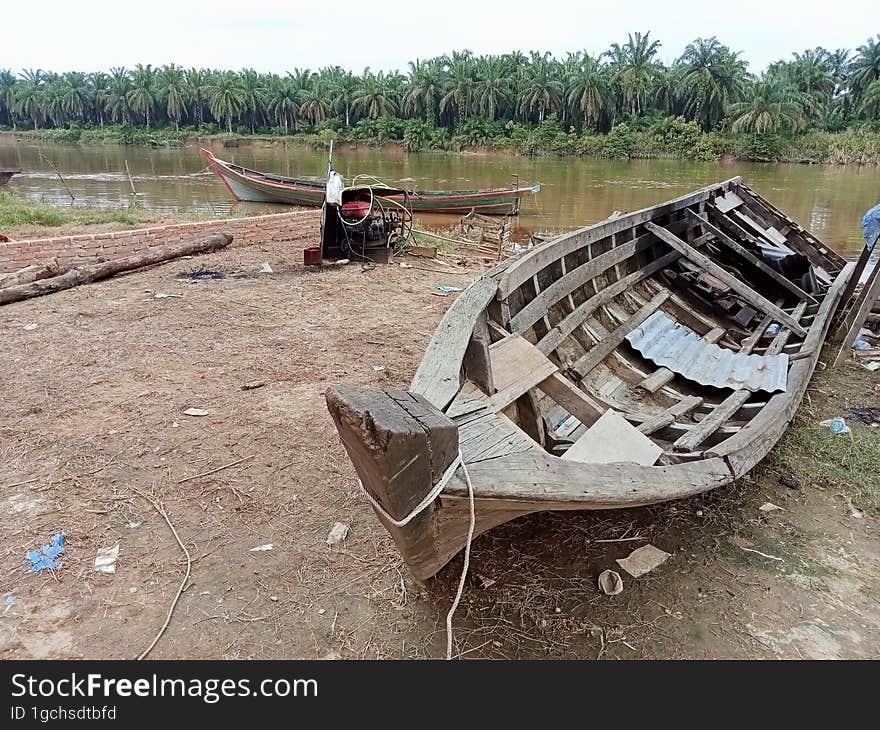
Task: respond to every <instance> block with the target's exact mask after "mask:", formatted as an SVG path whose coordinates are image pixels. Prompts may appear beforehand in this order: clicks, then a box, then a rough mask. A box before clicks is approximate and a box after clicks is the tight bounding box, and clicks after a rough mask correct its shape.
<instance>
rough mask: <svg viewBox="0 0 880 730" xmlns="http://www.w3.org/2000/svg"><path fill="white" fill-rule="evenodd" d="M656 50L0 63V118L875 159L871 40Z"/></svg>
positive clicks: (637, 40)
mask: <svg viewBox="0 0 880 730" xmlns="http://www.w3.org/2000/svg"><path fill="white" fill-rule="evenodd" d="M659 48H660V42H659V41H657V40H654V39H652V38H651V36H650V33H645V34H644V35H643V34H641V33H635V34H631V35H630V36H629V37H628V39H627V40H626V42H625V43H622V44H618V43H614V44H612V46H611V47H610V49H609V50H608V51H606V52H605V53H603V54H601V55H600V56H599V57H593V56H590V55H589V54H587V53H583V52H578V53H570V54H568V56H567V57H566V58H565V59H556V58H553V57H552V56H551V55H550V54H549V53H544V54H542V53H538V52H535V51H533V52H531V53H530V54H529V55H525V54H522V53H508V54H504V55H499V56H479V57H476V56H474V55H473V54H472V53H470V52H469V51H465V52H453V53H452V54H451V55H449V56H441V57H438V58H432V59H428V60H423V61H415V62H412V63H410V64H409V71H408V72H407V73H406V74H402V73H399V72H396V71H395V72H390V73H386V72H381V71H380V72H378V73H374V72H372V71H371V70H370V69H366V70H365V71H364V72H363V74H361V75H356V74H353V73H351V72H349V71H346V70H344V69H341V68H339V67H328V68H323V69H321V70H320V71H317V72H313V71H310V70H308V69H304V70H303V69H296V70H294V71H293V72H292V73H288V74H286V75H284V76H280V75H277V74H260V73H257V72H256V71H254V70H253V69H244V70H242V71H240V72H234V71H215V70H206V69H188V70H187V69H183V68H181V67H179V66H176V65H169V66H164V67H162V68H153V67H152V66H149V65H146V66H144V65H138V66H137V67H136V68H135V69H134V70H133V71H130V70H128V69H124V68H113V69H110V72H109V73H104V72H95V73H83V72H80V71H70V72H66V73H63V74H57V73H52V72H44V71H41V70H30V69H29V70H25V71H22V72H21V73H20V74H18V75H16V74H15V73H13V72H12V71H11V70H0V125H5V126H7V127H10V128H12V129H15V130H21V129H27V130H34V131H37V132H39V133H40V134H41V136H46V137H49V138H53V139H57V140H58V141H118V142H123V143H129V144H175V143H180V142H181V141H182V140H184V139H185V138H187V137H191V136H193V135H198V136H206V135H211V134H217V133H221V132H224V133H225V134H227V135H232V134H248V133H250V134H260V135H271V136H279V135H295V136H296V137H298V138H300V139H303V140H304V141H307V142H311V143H314V144H326V143H328V142H329V140H330V139H332V138H335V139H341V140H350V141H366V142H371V143H379V144H382V143H385V142H399V143H401V144H402V145H403V146H405V147H406V148H407V149H409V150H431V149H438V150H448V149H461V148H462V147H478V146H487V147H494V148H510V149H516V150H520V151H523V152H525V153H528V154H537V153H551V154H552V153H555V154H583V155H593V156H604V157H640V156H641V157H652V156H675V157H687V158H691V159H715V158H717V157H718V156H719V155H721V154H726V153H729V154H734V155H737V156H740V157H744V158H747V159H758V160H777V159H787V160H799V161H817V162H823V161H834V162H869V161H874V162H880V35H878V36H876V37H872V38H869V39H868V40H867V42H866V43H865V44H864V45H862V46H859V47H858V48H857V49H856V50H855V51H852V52H851V51H849V50H846V49H840V50H836V51H827V50H825V49H823V48H816V49H812V50H807V51H804V52H803V53H795V54H793V58H792V59H790V60H780V61H778V62H776V63H773V64H771V65H770V66H769V67H768V68H767V69H766V70H765V71H764V72H763V73H761V74H760V75H758V76H756V75H753V74H751V73H750V72H749V69H748V64H747V63H746V61H745V60H744V59H742V58H741V57H740V54H739V53H737V52H734V51H732V50H731V49H730V48H728V47H727V46H725V45H723V44H722V43H721V42H720V41H719V40H718V39H717V38H714V37H713V38H709V39H702V38H698V39H696V40H695V41H694V42H693V43H691V44H689V45H688V46H687V48H685V49H684V52H683V53H682V54H681V56H680V57H679V58H678V59H677V60H676V61H675V62H674V63H673V64H672V65H670V66H667V65H664V64H662V63H660V62H659V61H658V59H657V54H658V51H659Z"/></svg>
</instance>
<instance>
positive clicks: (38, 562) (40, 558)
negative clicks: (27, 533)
mask: <svg viewBox="0 0 880 730" xmlns="http://www.w3.org/2000/svg"><path fill="white" fill-rule="evenodd" d="M63 552H64V534H63V533H61V532H59V533H58V534H57V535H53V536H52V540H51V542H50V543H49V544H48V545H43V547H41V548H38V549H37V550H28V552H27V559H28V560H29V561H30V563H31V573H37V572H39V571H41V570H43V569H48V570H55V569H56V568H57V567H58V556H59V555H61V554H62V553H63Z"/></svg>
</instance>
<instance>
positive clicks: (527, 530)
mask: <svg viewBox="0 0 880 730" xmlns="http://www.w3.org/2000/svg"><path fill="white" fill-rule="evenodd" d="M313 236H314V234H313V233H312V232H304V234H303V240H302V241H300V242H294V243H290V244H284V245H272V246H270V247H266V248H265V249H262V250H260V249H257V248H251V249H245V250H231V251H225V252H221V253H217V254H211V255H208V256H204V257H199V258H198V259H193V260H184V261H177V262H175V263H170V264H166V265H164V266H160V267H156V268H153V269H151V270H147V271H141V272H138V273H134V274H130V275H127V276H120V277H117V278H114V279H112V280H109V281H106V282H103V283H100V284H95V285H91V286H84V287H79V288H77V289H74V290H70V291H65V292H61V293H58V294H54V295H51V296H48V297H43V298H41V299H35V300H31V301H28V302H21V303H17V304H12V305H8V306H5V307H3V308H0V336H2V343H3V344H2V347H0V368H2V371H3V373H4V374H5V387H4V391H3V392H4V394H3V398H2V402H0V534H2V535H3V536H4V540H3V545H2V548H0V657H3V658H12V657H53V658H55V657H57V658H79V657H111V658H129V657H135V656H137V655H138V654H139V653H140V652H141V651H143V650H144V649H145V648H146V647H147V646H148V645H149V644H150V642H151V641H152V639H153V637H154V636H155V635H156V633H157V631H158V630H159V628H160V627H161V626H162V624H163V622H164V620H165V617H166V614H167V612H168V608H169V605H170V604H171V602H172V599H173V598H174V596H175V593H176V592H177V590H178V586H179V585H180V583H181V580H182V578H183V576H184V570H185V567H186V559H185V558H184V556H183V552H182V550H181V548H180V547H179V545H178V544H177V542H176V541H175V538H174V535H173V534H172V532H171V530H170V529H169V527H168V525H167V524H166V523H165V521H164V519H163V518H162V516H161V515H160V514H159V512H158V511H157V509H156V508H155V507H154V506H153V505H152V504H151V502H150V501H148V500H147V499H146V497H147V496H151V497H153V498H154V499H155V500H157V501H158V502H160V503H161V505H162V506H163V508H164V510H165V511H166V513H167V515H168V517H169V519H170V521H171V523H172V524H173V525H174V527H175V529H176V530H177V532H178V534H179V536H180V538H181V540H182V541H183V542H184V544H185V545H186V547H187V550H188V551H189V554H190V556H191V577H190V579H189V581H188V582H187V584H186V589H185V591H184V592H183V595H182V597H181V599H180V602H179V604H178V605H177V608H176V611H175V613H174V615H173V618H172V620H171V623H170V625H169V627H168V629H167V631H166V632H165V634H164V635H163V636H162V638H161V640H160V641H159V642H158V644H157V646H156V647H155V649H154V650H153V651H152V653H151V654H150V656H151V657H154V658H251V657H253V658H320V657H328V656H332V657H336V656H339V657H343V658H376V657H439V656H442V654H443V651H444V647H445V635H444V628H443V620H444V616H445V613H446V611H447V609H448V607H449V604H450V601H451V599H452V595H453V593H454V589H455V583H456V581H457V579H458V576H459V573H460V570H461V558H460V557H459V558H457V559H456V560H454V561H453V562H452V563H451V564H450V565H449V566H447V568H446V569H445V570H444V571H443V572H441V574H440V576H439V577H437V578H436V579H433V580H431V581H429V582H428V583H427V584H425V585H420V584H418V583H416V582H415V581H414V580H412V579H411V578H410V576H409V575H408V574H407V572H406V568H405V566H403V565H402V563H401V561H400V558H399V556H398V554H397V553H396V551H395V549H394V546H393V544H392V543H391V540H390V538H389V537H388V536H387V534H386V533H385V532H384V530H383V529H382V528H381V527H380V526H379V524H378V522H377V521H376V519H375V518H374V517H373V515H372V514H371V512H370V510H369V509H368V508H367V506H366V505H365V503H364V501H363V499H362V498H361V496H360V494H359V491H358V487H357V482H356V479H355V476H354V471H353V469H352V467H351V464H350V463H349V461H348V459H347V457H346V454H345V452H344V450H343V448H342V446H341V445H340V443H339V441H338V439H337V436H336V432H335V430H334V428H333V425H332V422H331V419H330V417H329V415H328V414H327V411H326V408H325V406H324V401H323V392H324V390H325V388H326V387H327V386H328V385H329V384H331V383H334V382H340V381H348V382H356V383H364V384H371V385H375V386H389V387H404V388H405V387H406V385H407V383H408V382H409V379H410V378H411V376H412V373H413V372H414V370H415V367H416V365H417V363H418V361H419V359H420V357H421V353H422V352H423V349H424V346H425V344H426V343H427V341H428V339H429V337H430V334H431V332H432V331H433V329H434V327H435V326H436V323H437V322H438V321H439V319H440V317H441V316H442V313H443V311H444V310H445V308H446V307H447V306H448V304H449V302H450V301H451V298H444V297H440V296H436V295H435V288H436V286H437V285H438V284H452V285H458V286H464V285H466V284H467V283H469V282H470V281H471V280H472V279H473V278H474V277H475V276H476V275H477V274H478V273H479V271H480V269H481V266H480V264H479V263H477V262H473V263H471V264H469V265H467V266H465V267H459V266H454V267H444V266H441V265H439V264H436V263H433V262H426V261H425V260H423V259H414V258H410V259H408V260H407V263H410V264H411V265H412V266H413V267H414V268H406V269H404V268H401V267H399V266H390V267H379V268H376V269H374V270H372V271H366V272H365V271H362V270H361V267H360V266H359V265H356V264H352V265H349V266H346V267H340V268H334V269H330V270H324V271H323V272H320V273H317V272H306V271H304V269H303V268H302V266H301V261H302V253H301V251H302V248H303V246H304V245H306V241H307V240H310V239H311V238H312V237H313ZM264 261H268V262H269V263H270V264H271V266H272V268H273V269H274V272H275V273H273V274H259V273H257V272H258V271H259V269H260V266H261V265H262V263H263V262H264ZM202 268H210V269H213V270H219V271H221V272H224V273H225V274H226V278H224V279H222V280H203V281H183V280H180V279H178V278H176V277H177V276H178V275H179V274H182V273H186V272H190V271H193V270H195V269H202ZM424 269H433V271H430V270H424ZM236 272H238V273H239V274H240V275H239V276H233V275H232V274H234V273H236ZM158 294H170V295H174V296H169V297H164V298H157V295H158ZM34 325H35V326H34ZM865 377H867V378H874V381H873V382H876V378H877V375H876V374H873V375H872V374H866V375H865ZM866 382H867V381H866ZM243 386H258V387H250V388H249V389H243ZM868 387H871V384H870V383H869V385H868ZM819 397H820V394H814V401H813V405H814V407H817V406H816V402H817V401H816V400H815V399H818V398H819ZM874 400H875V401H877V400H878V397H877V396H874ZM829 407H830V406H829ZM188 408H201V409H204V410H206V411H208V414H207V415H206V416H202V417H192V416H187V415H185V414H184V411H185V410H187V409H188ZM814 415H815V414H814V413H812V412H811V414H810V418H812V417H814ZM866 428H867V427H866ZM231 462H237V463H236V464H235V465H234V466H230V467H228V468H225V469H222V470H220V471H216V472H214V473H211V474H205V475H204V476H198V475H200V474H203V473H205V472H209V471H211V470H215V469H217V468H218V467H222V466H225V465H227V464H230V463H231ZM783 472H784V466H783V465H779V464H774V463H773V461H772V460H771V463H769V464H768V465H766V466H764V467H762V468H761V470H760V471H759V473H758V474H757V475H756V477H755V478H754V479H753V480H747V481H744V482H741V483H739V484H737V485H734V486H732V487H730V488H727V489H722V490H717V491H716V492H714V493H711V494H708V495H704V496H702V497H699V498H695V499H691V500H688V501H685V502H678V503H674V504H669V505H662V506H658V507H655V508H648V509H639V510H632V511H621V512H613V513H610V512H609V513H598V514H590V513H577V514H575V513H562V514H542V515H534V516H529V517H525V518H522V519H520V520H517V521H515V522H513V523H510V524H508V525H505V526H502V527H500V528H498V529H495V530H493V531H491V532H489V533H488V534H486V535H484V536H482V537H480V538H479V539H478V540H477V541H476V542H475V544H474V550H473V557H472V563H471V573H470V577H469V580H468V583H467V587H466V590H465V594H464V599H463V602H462V605H461V607H460V608H459V612H458V613H457V614H456V620H455V625H456V634H455V640H456V641H455V646H456V651H457V652H458V653H459V654H460V655H463V656H466V657H487V656H488V657H570V658H575V657H581V658H598V657H601V658H633V657H761V658H765V657H766V658H770V657H788V658H799V657H804V658H809V657H813V658H818V657H823V658H824V657H859V658H861V657H877V656H878V655H880V603H878V599H877V596H878V595H880V550H878V547H880V541H878V537H877V519H876V516H875V515H872V514H870V513H869V512H867V511H864V510H863V511H861V512H860V511H858V505H857V504H856V505H854V504H853V502H852V499H851V497H850V496H849V495H848V494H846V493H845V490H843V491H841V490H840V489H838V488H837V487H832V486H830V485H829V486H828V488H826V489H824V490H823V489H816V488H813V487H810V488H807V487H802V488H800V489H791V488H789V487H786V486H783V485H782V484H781V483H780V482H779V475H780V474H781V473H783ZM768 501H769V502H773V503H774V504H776V505H778V506H780V507H782V508H783V509H782V510H779V511H773V512H762V511H760V510H759V509H758V507H759V506H760V505H761V504H763V503H765V502H768ZM337 521H340V522H345V523H347V524H349V525H350V534H349V536H348V538H347V539H346V540H345V541H344V542H342V543H340V544H338V545H335V546H333V547H328V546H327V543H326V537H327V534H328V532H329V531H330V529H331V527H332V526H333V524H334V523H335V522H337ZM56 532H63V533H64V539H65V554H64V556H63V564H62V566H61V568H60V569H59V570H57V571H55V572H54V574H53V573H49V572H46V571H44V572H41V573H39V574H34V573H28V572H26V568H27V562H26V560H25V552H26V551H27V550H29V549H33V548H35V547H37V546H40V545H43V544H45V543H46V542H48V540H49V539H50V538H51V536H52V535H53V534H54V533H56ZM647 542H651V543H653V544H655V545H657V546H658V547H660V548H663V549H664V550H667V551H668V552H670V553H672V554H673V556H672V558H670V559H669V560H668V561H667V562H666V563H665V564H664V565H663V566H661V567H660V568H658V569H657V570H655V571H654V572H652V573H649V574H647V575H645V576H642V577H641V578H638V579H632V578H628V577H627V576H626V575H624V581H625V590H624V592H623V593H622V594H621V595H618V596H615V597H607V596H604V595H602V594H600V593H599V591H598V590H597V588H596V576H597V575H598V574H599V573H600V572H601V571H602V570H603V569H605V568H616V567H617V566H616V564H615V562H614V560H615V559H616V558H620V557H624V556H626V555H627V554H628V553H629V552H630V551H631V550H632V549H633V548H635V547H638V546H640V545H643V544H646V543H647ZM270 543H271V545H272V549H271V550H263V551H254V550H253V548H255V547H258V546H263V545H266V544H270ZM117 544H118V545H119V559H118V566H117V571H116V573H115V574H113V575H105V574H100V573H96V572H95V570H94V567H93V566H94V559H95V555H96V553H97V551H98V550H99V549H100V548H105V547H112V546H114V545H117ZM751 551H758V552H751ZM762 553H763V555H762ZM769 556H772V557H769Z"/></svg>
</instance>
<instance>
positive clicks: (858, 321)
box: [834, 261, 880, 367]
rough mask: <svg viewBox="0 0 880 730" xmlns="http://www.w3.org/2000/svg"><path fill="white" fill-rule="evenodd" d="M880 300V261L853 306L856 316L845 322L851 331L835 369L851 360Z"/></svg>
mask: <svg viewBox="0 0 880 730" xmlns="http://www.w3.org/2000/svg"><path fill="white" fill-rule="evenodd" d="M878 299H880V261H878V262H877V265H876V266H875V267H874V270H873V271H872V272H871V275H870V276H869V277H868V280H867V281H866V282H865V284H864V286H863V287H862V291H861V292H860V293H859V296H858V297H856V301H855V303H854V304H853V312H854V314H853V315H852V317H850V316H848V317H847V318H846V320H845V321H846V322H847V324H848V325H849V330H848V331H847V333H846V336H845V337H844V338H843V342H842V343H841V345H840V350H839V351H838V353H837V357H836V358H834V367H837V366H838V365H840V364H841V363H843V362H845V361H846V360H847V359H848V358H849V356H850V353H851V350H852V346H853V344H854V343H855V341H856V339H857V338H858V336H859V331H860V330H861V329H862V327H863V326H864V324H865V320H867V319H868V315H869V314H870V313H871V310H872V309H873V308H874V304H875V302H877V300H878Z"/></svg>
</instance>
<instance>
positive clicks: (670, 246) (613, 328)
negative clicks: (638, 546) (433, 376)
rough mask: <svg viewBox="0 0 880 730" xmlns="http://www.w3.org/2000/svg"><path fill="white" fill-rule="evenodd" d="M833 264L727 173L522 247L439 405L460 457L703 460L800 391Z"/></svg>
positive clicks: (825, 311) (827, 310)
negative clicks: (712, 182)
mask: <svg viewBox="0 0 880 730" xmlns="http://www.w3.org/2000/svg"><path fill="white" fill-rule="evenodd" d="M844 264H845V262H844V261H843V260H842V259H841V258H840V257H839V256H838V255H837V254H835V253H834V252H833V251H831V250H830V249H828V248H827V247H826V246H825V245H824V244H823V243H822V242H821V241H819V240H818V239H816V238H815V237H814V236H812V235H811V234H810V233H809V232H807V231H806V230H805V229H803V228H802V227H801V226H800V225H798V224H797V223H796V222H794V221H793V220H791V219H790V218H788V217H787V216H786V215H785V214H784V213H782V212H781V211H779V210H778V209H776V208H774V207H773V206H772V205H770V204H769V203H768V202H767V201H766V200H764V199H763V198H761V197H760V196H758V195H757V194H755V193H754V191H752V190H751V189H750V188H748V187H747V186H745V185H744V184H743V183H742V182H741V181H740V180H739V179H738V178H736V179H734V180H730V181H727V182H725V183H719V184H718V185H717V186H715V187H713V188H707V189H704V190H702V191H698V192H697V193H693V194H691V195H690V196H686V197H685V198H681V199H679V200H677V201H672V202H671V203H669V204H664V205H661V206H657V207H655V208H652V209H648V210H645V211H639V212H637V213H634V214H630V215H626V216H622V217H619V218H617V219H614V220H608V221H605V222H603V223H600V224H597V225H596V226H592V227H590V228H587V229H582V230H581V231H575V232H573V233H572V234H568V235H567V236H563V237H561V238H557V239H554V240H552V241H549V242H547V243H546V244H543V245H541V246H539V247H537V248H535V249H533V250H532V251H530V252H529V253H528V254H526V255H524V256H522V257H520V258H518V259H514V260H513V261H512V262H510V263H509V264H508V265H506V266H502V267H500V270H499V271H497V272H495V273H494V278H495V280H496V281H497V292H496V294H495V296H494V297H492V298H491V299H490V300H489V302H488V304H487V306H486V307H485V309H484V310H483V311H482V312H480V313H479V315H478V316H477V322H476V326H475V328H474V334H473V337H472V339H471V342H470V343H469V345H468V350H467V353H466V355H465V357H464V362H463V366H464V376H465V380H464V381H463V385H462V387H461V388H460V390H459V391H458V392H457V393H456V394H455V395H454V398H453V399H452V400H451V402H449V403H448V405H445V406H444V408H445V413H446V415H447V416H448V417H450V418H451V419H452V420H453V422H454V423H455V424H456V425H457V427H458V434H459V445H460V448H461V452H462V457H463V460H464V461H465V463H471V464H474V463H478V462H484V461H487V460H492V459H498V458H499V457H506V456H509V455H514V454H518V453H526V452H531V453H534V452H535V451H543V452H544V453H545V454H549V455H552V456H555V457H561V459H562V460H568V461H573V462H582V463H606V464H607V463H636V464H641V465H643V466H671V465H677V464H682V463H686V462H691V461H695V460H700V459H703V458H706V456H707V453H708V452H710V451H713V449H714V450H716V451H717V448H715V447H718V445H719V444H721V443H723V442H725V441H726V440H728V439H730V438H731V437H733V436H735V435H737V434H739V433H740V432H742V431H743V429H745V428H746V427H747V426H748V425H749V424H750V423H751V422H753V420H754V419H755V418H756V416H758V414H760V413H761V412H762V410H764V409H767V408H780V407H781V405H782V404H783V403H785V401H786V399H788V400H791V399H795V402H797V401H799V400H800V395H799V394H798V393H796V392H794V391H795V390H796V387H795V385H796V384H795V383H793V382H792V381H791V378H790V371H791V370H792V368H793V367H794V366H795V365H796V363H797V362H798V361H804V365H805V366H806V364H807V361H810V360H811V359H812V360H815V357H816V355H817V350H818V347H819V346H820V345H821V341H822V339H823V338H824V333H825V332H826V330H827V327H828V320H829V318H830V316H831V315H832V314H833V306H832V303H831V302H828V305H827V306H825V307H823V301H824V300H825V299H826V295H827V292H828V291H829V288H830V287H831V286H832V284H833V283H834V282H835V281H836V280H837V279H838V275H839V274H840V272H841V270H842V268H843V266H844ZM490 278H491V276H490ZM838 288H839V286H838ZM809 370H810V372H812V364H811V365H810V367H809ZM418 381H419V376H418V375H417V377H416V381H414V387H413V388H412V390H413V391H415V392H418V391H419V382H418ZM429 399H430V396H429ZM434 402H435V404H437V403H436V398H435V399H434ZM770 445H772V443H771V444H770ZM768 448H769V447H768ZM758 458H760V457H758Z"/></svg>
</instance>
